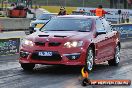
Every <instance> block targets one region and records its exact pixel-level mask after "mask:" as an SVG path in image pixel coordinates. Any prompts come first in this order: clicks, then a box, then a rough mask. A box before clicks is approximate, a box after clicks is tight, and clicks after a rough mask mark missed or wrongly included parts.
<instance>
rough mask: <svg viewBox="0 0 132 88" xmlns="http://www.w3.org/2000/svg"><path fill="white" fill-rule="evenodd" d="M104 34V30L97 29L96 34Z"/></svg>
mask: <svg viewBox="0 0 132 88" xmlns="http://www.w3.org/2000/svg"><path fill="white" fill-rule="evenodd" d="M101 34H106V30H97V31H96V35H97V36H98V35H101Z"/></svg>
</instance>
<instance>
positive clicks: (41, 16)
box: [37, 14, 55, 20]
mask: <svg viewBox="0 0 132 88" xmlns="http://www.w3.org/2000/svg"><path fill="white" fill-rule="evenodd" d="M53 16H55V15H54V14H42V15H40V16H39V17H38V18H37V19H38V20H49V19H51V17H53Z"/></svg>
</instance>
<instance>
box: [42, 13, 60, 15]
mask: <svg viewBox="0 0 132 88" xmlns="http://www.w3.org/2000/svg"><path fill="white" fill-rule="evenodd" d="M43 14H47V15H48V14H49V15H57V13H43Z"/></svg>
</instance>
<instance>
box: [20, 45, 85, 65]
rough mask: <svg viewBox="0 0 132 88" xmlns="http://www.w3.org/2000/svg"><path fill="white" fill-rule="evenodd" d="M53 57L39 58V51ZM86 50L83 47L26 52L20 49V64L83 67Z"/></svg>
mask: <svg viewBox="0 0 132 88" xmlns="http://www.w3.org/2000/svg"><path fill="white" fill-rule="evenodd" d="M51 50H52V52H53V53H54V54H53V56H49V57H45V56H39V55H38V52H39V51H51ZM86 52H87V49H84V48H83V47H80V48H72V49H58V50H55V49H44V50H42V49H41V50H35V51H28V50H26V49H21V51H20V58H19V62H20V63H34V64H48V65H55V64H59V65H84V64H85V58H86Z"/></svg>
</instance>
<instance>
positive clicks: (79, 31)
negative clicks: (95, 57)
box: [77, 30, 89, 32]
mask: <svg viewBox="0 0 132 88" xmlns="http://www.w3.org/2000/svg"><path fill="white" fill-rule="evenodd" d="M77 31H78V32H89V31H88V30H87V31H86V30H77Z"/></svg>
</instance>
